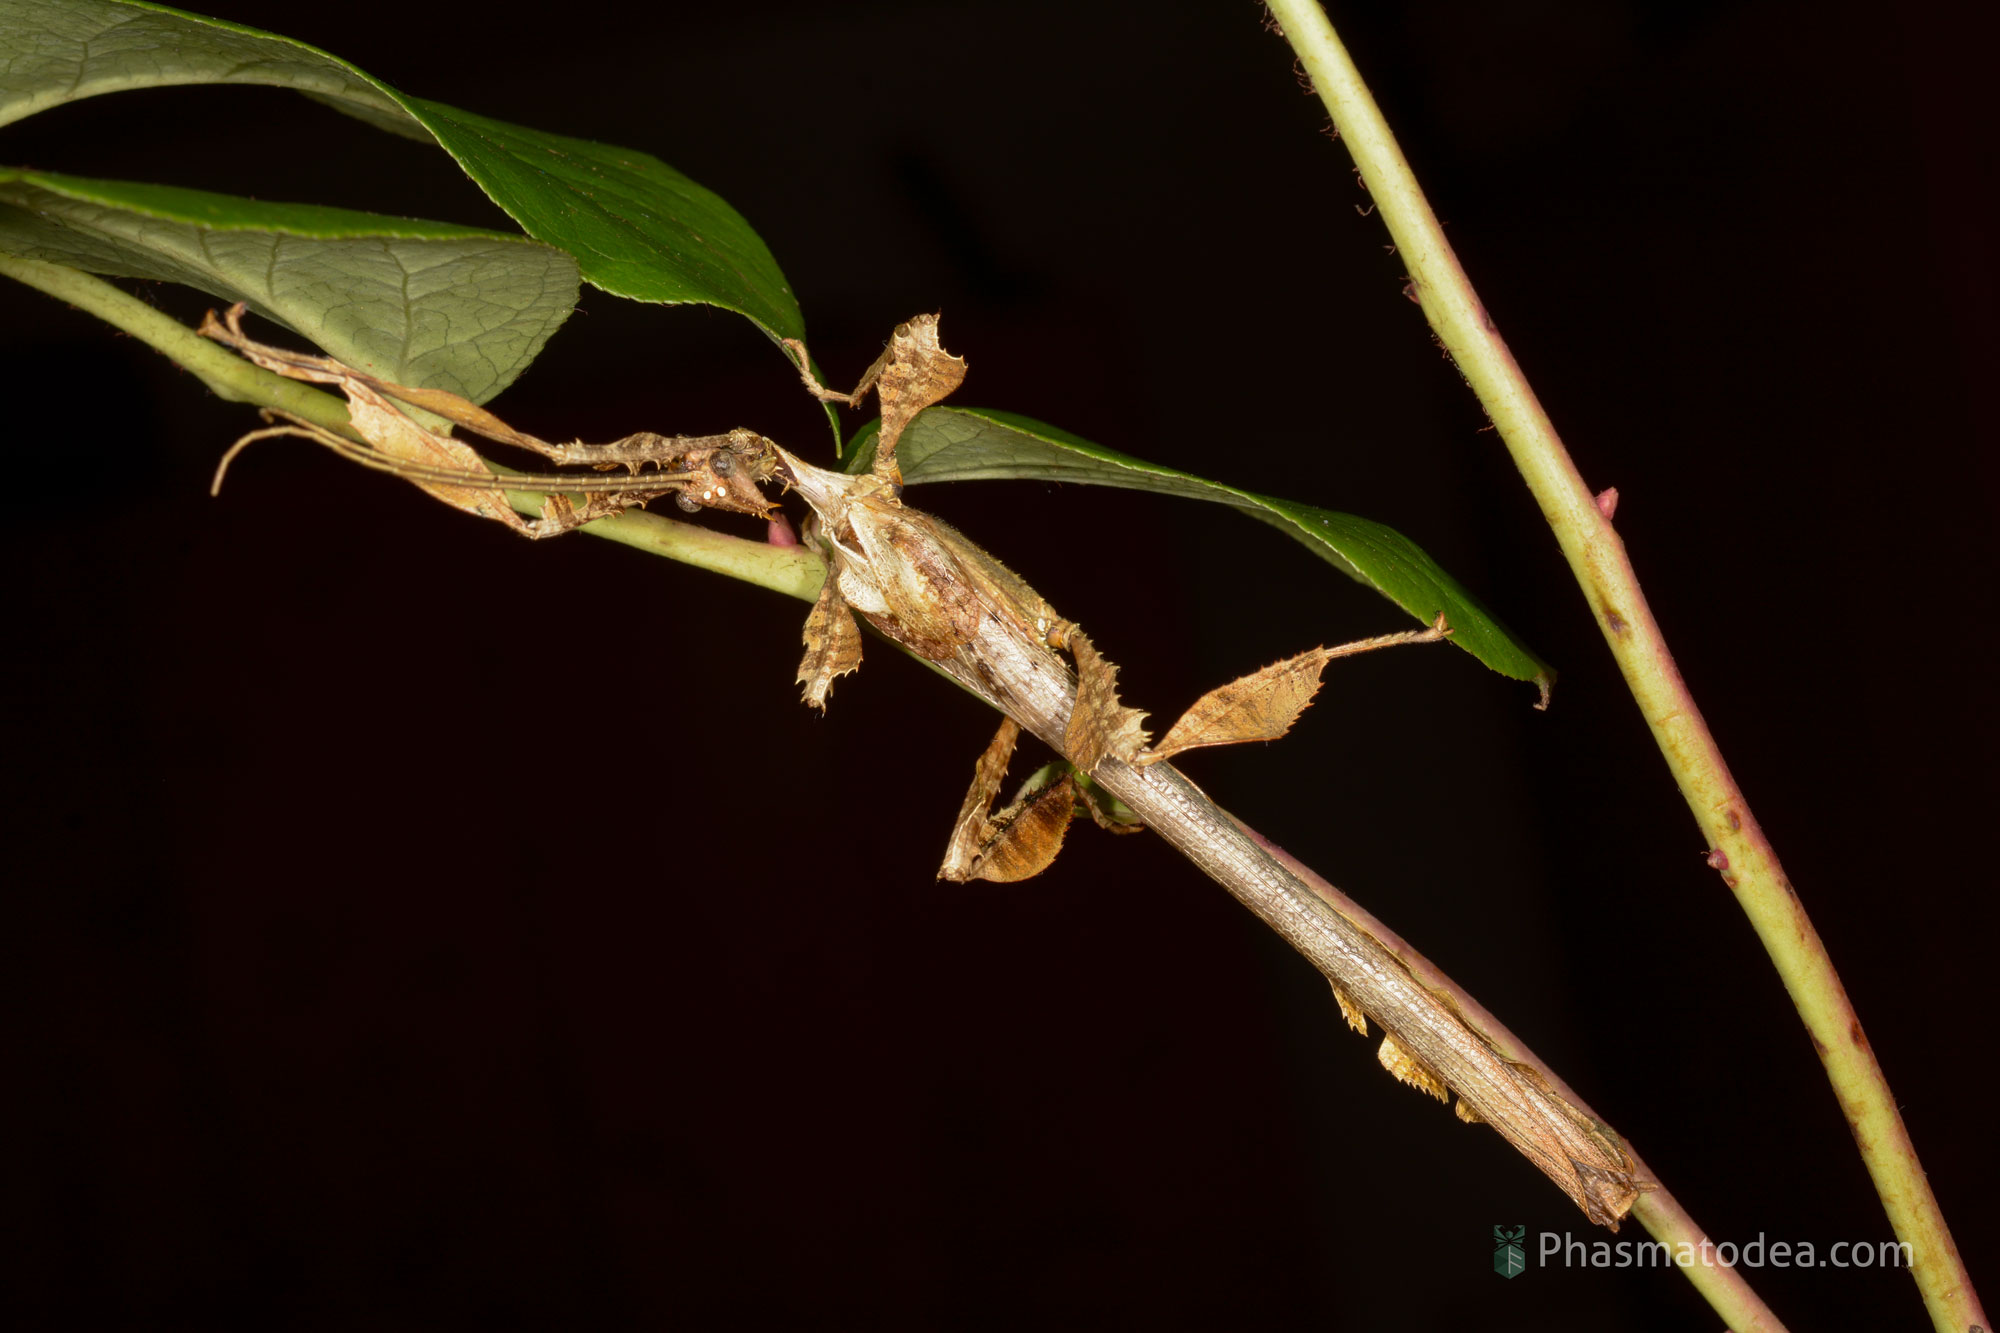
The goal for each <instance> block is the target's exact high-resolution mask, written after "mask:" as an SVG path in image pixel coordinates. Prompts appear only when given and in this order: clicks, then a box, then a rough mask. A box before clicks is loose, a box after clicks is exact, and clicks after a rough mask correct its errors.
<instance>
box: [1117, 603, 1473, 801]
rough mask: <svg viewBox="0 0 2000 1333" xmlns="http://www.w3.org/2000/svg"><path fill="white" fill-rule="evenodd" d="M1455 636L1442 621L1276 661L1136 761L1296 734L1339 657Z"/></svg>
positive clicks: (1226, 688)
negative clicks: (1328, 667) (1324, 675)
mask: <svg viewBox="0 0 2000 1333" xmlns="http://www.w3.org/2000/svg"><path fill="white" fill-rule="evenodd" d="M1450 632H1451V631H1450V630H1449V629H1448V628H1446V626H1445V622H1444V617H1443V616H1439V617H1438V618H1437V623H1436V624H1434V625H1432V626H1431V627H1430V628H1429V629H1425V630H1407V631H1405V632H1403V633H1400V634H1382V635H1378V636H1376V637H1375V638H1372V639H1361V640H1359V641H1357V642H1354V643H1343V644H1340V645H1338V646H1337V647H1333V648H1314V649H1312V650H1311V651H1310V652H1304V653H1300V654H1299V655H1298V656H1297V657H1288V658H1286V659H1285V660H1284V661H1282V662H1273V663H1272V664H1271V665H1270V666H1267V667H1265V668H1264V669H1263V670H1261V671H1253V672H1251V673H1250V674H1249V675H1247V676H1240V677H1238V678H1237V679H1235V680H1232V681H1230V682H1229V683H1228V684H1227V685H1218V686H1217V687H1216V688H1214V689H1212V690H1210V691H1209V692H1208V693H1207V694H1204V695H1202V696H1201V698H1199V699H1197V700H1195V702H1194V706H1193V707H1192V708H1190V709H1188V710H1187V712H1185V713H1183V714H1182V715H1181V718H1180V721H1178V722H1176V723H1174V725H1173V726H1172V727H1170V728H1168V730H1167V734H1166V736H1164V737H1163V738H1162V739H1161V741H1160V743H1159V744H1158V745H1156V746H1154V747H1153V748H1152V749H1151V750H1149V751H1147V752H1146V753H1145V754H1143V755H1140V756H1139V758H1138V760H1137V761H1136V762H1137V763H1139V764H1142V765H1144V764H1157V763H1158V762H1160V760H1162V759H1165V758H1168V757H1169V756H1171V755H1176V754H1179V753H1180V752H1181V751H1183V750H1193V749H1198V748H1200V747H1201V746H1204V745H1237V744H1240V743H1242V742H1244V741H1274V740H1277V739H1278V738H1279V737H1280V736H1283V735H1284V734H1285V733H1286V732H1288V731H1290V730H1291V729H1292V724H1293V723H1294V722H1297V721H1298V720H1299V714H1301V713H1303V712H1305V711H1306V706H1307V705H1308V704H1310V703H1311V702H1312V701H1313V696H1314V695H1316V694H1318V693H1319V686H1320V675H1321V673H1322V672H1324V671H1325V670H1326V664H1327V663H1328V662H1330V661H1332V660H1333V659H1334V658H1336V657H1351V656H1353V655H1354V654H1356V653H1366V652H1373V651H1374V650H1375V649H1377V648H1391V647H1394V646H1396V645H1397V644H1404V643H1436V642H1438V641H1439V640H1441V639H1443V638H1444V637H1445V636H1446V635H1448V634H1449V633H1450Z"/></svg>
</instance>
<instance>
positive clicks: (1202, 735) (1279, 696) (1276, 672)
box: [1138, 648, 1331, 764]
mask: <svg viewBox="0 0 2000 1333" xmlns="http://www.w3.org/2000/svg"><path fill="white" fill-rule="evenodd" d="M1329 656H1331V654H1329V653H1328V651H1327V650H1326V649H1324V648H1315V649H1313V650H1312V651H1311V652H1305V653H1300V654H1299V655H1298V656H1297V657H1288V658H1286V659H1285V660H1284V661H1282V662H1273V663H1272V664H1271V665H1270V666H1267V667H1265V668H1264V669H1263V670H1261V671H1253V672H1251V673H1250V674H1249V675H1247V676H1240V677H1238V678H1237V679H1235V680H1232V681H1230V682H1229V683H1228V684H1227V685H1218V686H1216V687H1215V688H1214V689H1212V690H1210V691H1209V692H1208V693H1207V694H1204V695H1202V696H1201V698H1199V699H1197V700H1195V701H1194V706H1193V707H1192V708H1190V709H1188V710H1187V712H1185V713H1183V714H1181V718H1180V721H1178V722H1176V723H1174V725H1173V726H1172V727H1170V728H1169V729H1168V730H1167V734H1166V735H1165V736H1164V737H1162V738H1161V740H1160V743H1159V744H1158V745H1156V746H1154V747H1153V748H1152V749H1150V750H1148V751H1147V752H1146V753H1145V754H1143V755H1141V756H1140V757H1139V760H1138V762H1139V763H1141V764H1157V763H1158V762H1159V761H1160V760H1162V759H1166V758H1168V757H1170V756H1172V755H1177V754H1179V753H1180V752H1181V751H1183V750H1193V749H1198V748H1200V747H1201V746H1204V745H1236V744H1239V743H1240V742H1243V741H1274V740H1276V739H1278V737H1280V736H1282V735H1284V734H1285V733H1286V732H1288V731H1290V730H1291V729H1292V724H1293V723H1294V722H1296V721H1298V720H1299V714H1301V713H1303V712H1305V711H1306V705H1308V704H1310V703H1311V702H1312V701H1313V696H1314V695H1315V694H1318V693H1319V685H1320V673H1321V672H1322V671H1324V670H1325V669H1326V663H1327V659H1328V657H1329Z"/></svg>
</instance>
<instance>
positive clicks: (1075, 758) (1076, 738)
mask: <svg viewBox="0 0 2000 1333" xmlns="http://www.w3.org/2000/svg"><path fill="white" fill-rule="evenodd" d="M1067 646H1068V648H1069V651H1070V656H1071V657H1072V658H1073V659H1075V661H1076V704H1075V706H1074V707H1072V708H1071V709H1070V713H1069V726H1068V728H1067V729H1066V731H1065V732H1064V735H1063V748H1064V749H1065V750H1067V751H1068V752H1069V761H1070V762H1071V763H1072V764H1075V765H1076V766H1077V768H1078V770H1079V771H1081V772H1084V773H1089V772H1091V771H1092V770H1093V769H1095V768H1096V767H1097V765H1098V762H1099V761H1100V760H1102V759H1103V758H1104V757H1105V756H1106V755H1115V756H1117V757H1118V758H1120V759H1124V760H1127V761H1130V760H1131V759H1132V758H1134V757H1135V756H1137V755H1138V753H1139V752H1140V751H1141V750H1143V749H1144V748H1145V746H1146V731H1145V728H1144V727H1142V726H1140V725H1139V724H1140V723H1141V722H1142V721H1144V720H1145V717H1146V715H1145V714H1144V713H1142V712H1140V711H1139V710H1138V709H1136V708H1127V707H1126V706H1125V705H1123V704H1121V703H1119V702H1118V668H1117V667H1115V666H1113V665H1112V664H1111V663H1110V662H1107V661H1105V660H1104V658H1103V657H1102V656H1100V655H1099V654H1098V651H1097V649H1096V647H1095V646H1094V645H1092V643H1091V642H1090V640H1089V638H1088V637H1086V636H1085V635H1084V633H1083V631H1082V630H1080V629H1077V628H1076V627H1075V626H1073V625H1072V626H1071V627H1070V628H1069V631H1068V641H1067Z"/></svg>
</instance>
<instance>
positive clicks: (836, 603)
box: [798, 571, 1011, 770]
mask: <svg viewBox="0 0 2000 1333" xmlns="http://www.w3.org/2000/svg"><path fill="white" fill-rule="evenodd" d="M803 637H804V639H805V645H806V653H805V656H804V657H802V658H801V659H799V676H798V680H799V683H800V684H801V685H804V686H805V687H806V688H805V701H806V702H807V703H809V704H811V705H812V706H813V707H814V708H817V709H819V711H820V712H822V713H824V712H825V711H826V695H827V691H829V690H831V689H832V688H833V679H834V677H835V676H844V675H846V674H847V673H848V672H850V671H852V670H854V669H855V668H856V667H858V666H860V665H861V627H860V626H859V625H857V624H855V623H854V613H853V612H852V611H850V610H848V609H847V599H846V598H844V597H842V596H841V595H840V580H839V579H838V578H836V577H835V576H834V575H833V573H832V572H831V571H828V573H827V578H826V582H825V583H824V584H822V585H821V586H820V590H819V600H817V601H815V602H814V603H813V609H812V610H811V611H810V612H809V613H807V615H806V627H805V633H804V635H803ZM1010 725H1011V724H1010ZM1001 767H1002V769H1003V770H1004V769H1005V767H1006V765H1005V764H1004V763H1003V764H1002V765H1001Z"/></svg>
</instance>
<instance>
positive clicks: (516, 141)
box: [0, 0, 805, 396]
mask: <svg viewBox="0 0 2000 1333" xmlns="http://www.w3.org/2000/svg"><path fill="white" fill-rule="evenodd" d="M190 83H250V84H265V85H270V86H274V87H281V88H291V89H294V90H296V91H298V92H302V93H305V94H307V95H308V96H311V97H313V98H314V99H316V100H318V101H321V102H324V103H326V104H327V105H329V106H332V107H334V108H336V109H338V110H340V111H343V112H346V113H347V114H349V115H352V116H355V117H357V118H359V119H361V120H363V121H366V122H367V123H369V124H371V125H374V126H376V127H377V128H380V129H386V130H390V131H392V132H394V133H398V134H402V135H404V136H406V137H409V138H413V139H418V140H422V141H429V142H433V143H435V144H436V145H437V146H438V147H440V148H442V149H444V150H445V152H447V153H449V154H450V155H451V156H452V157H453V159H455V160H456V161H457V162H458V164H459V166H460V167H462V168H463V169H464V170H465V172H466V174H467V175H468V176H470V177H471V178H472V179H473V181H474V182H475V183H476V184H477V185H478V186H479V187H480V189H482V190H484V191H485V192H486V195H487V197H488V198H490V199H491V200H492V201H493V202H494V203H495V204H497V205H498V206H499V207H500V208H501V209H502V210H503V211H504V212H505V213H506V214H507V215H508V216H509V217H511V218H512V219H514V221H515V222H516V223H518V224H520V226H521V228H522V229H523V230H524V231H526V232H527V233H528V235H529V236H531V237H533V238H535V239H536V240H538V241H542V242H544V243H546V244H548V245H552V246H555V247H557V248H559V249H561V250H564V251H567V252H568V253H569V254H570V255H572V256H574V258H575V262H576V264H577V266H578V268H579V269H580V271H581V274H582V277H583V279H584V280H585V281H588V282H589V283H591V284H592V285H593V286H596V287H598V288H601V289H602V290H604V291H606V292H609V293H611V294H612V295H615V296H623V297H628V298H630V299H632V300H639V301H659V302H700V303H703V304H707V305H715V306H720V307H722V308H724V309H727V310H733V311H735V312H737V313H738V314H741V315H743V316H745V317H746V318H748V319H750V320H752V321H754V322H755V323H757V324H758V325H759V326H761V327H762V328H763V329H764V330H765V331H766V332H767V333H769V334H771V335H772V336H773V337H793V338H803V337H804V336H805V323H804V319H803V317H802V316H801V314H800V312H799V308H798V302H797V301H796V300H795V299H794V298H793V296H792V292H791V288H790V286H789V285H788V284H787V283H786V282H785V277H784V274H783V272H782V271H781V270H780V269H779V268H778V264H777V261H776V260H775V259H773V258H772V256H771V253H770V251H769V250H768V249H767V248H766V247H765V245H764V243H763V241H762V239H760V238H759V237H758V236H757V234H756V232H754V231H753V230H751V228H750V225H749V224H748V223H747V222H745V221H744V220H743V218H742V216H741V215H740V214H738V213H737V212H736V210H735V209H733V208H731V207H730V206H729V205H728V204H727V203H726V202H724V201H723V200H722V198H721V197H720V196H718V195H716V194H714V193H713V192H712V191H709V190H707V189H704V188H703V187H702V186H700V185H697V184H696V183H695V182H693V181H691V180H689V179H688V178H687V177H686V176H684V175H682V174H681V173H680V172H678V171H675V170H674V169H673V168H672V167H670V166H668V165H667V164H666V163H664V162H661V161H660V160H659V159H657V158H655V157H652V156H650V155H648V154H645V153H641V152H636V151H634V150H631V149H626V148H617V147H612V146H609V145H606V144H599V143H593V142H590V141H587V140H583V139H573V138H569V137H566V136H563V135H556V134H545V133H542V132H540V131H536V130H530V129H526V128H524V127H522V126H518V125H510V124H508V123H506V122H504V121H499V120H493V119H490V118H488V117H485V116H479V115H475V114H473V113H471V112H467V111H461V110H458V109H457V108H454V107H448V106H444V105H441V104H439V103H436V102H429V101H425V100H424V99H422V98H416V97H411V96H408V95H406V94H404V93H401V92H398V91H397V90H396V89H394V88H391V87H389V86H388V85H387V84H384V83H382V82H381V81H379V80H377V79H375V78H373V77H371V76H370V75H368V74H366V73H364V72H363V71H361V70H359V69H357V68H356V67H354V66H353V65H350V64H348V63H347V62H346V61H344V60H341V59H339V58H337V57H335V56H331V55H328V54H327V53H326V52H324V51H320V50H317V49H315V48H313V47H311V46H307V45H306V44H305V43H303V42H297V41H293V40H292V39H290V38H287V37H281V36H278V35H276V34H273V33H268V32H262V31H259V30H258V29H255V28H247V27H243V26H241V25H238V24H234V23H226V22H222V21H221V20H217V19H210V18H204V17H201V16H200V15H195V14H186V13H182V12H181V11H178V10H174V9H169V8H167V7H165V6H163V5H151V4H143V3H138V2H137V0H0V125H6V124H8V123H10V122H12V121H15V120H19V119H21V118H22V117H24V116H29V115H33V114H34V113H36V112H38V111H45V110H48V109H50V108H51V107H55V106H60V105H62V104H64V103H67V102H73V101H77V100H79V99H81V98H85V97H94V96H98V95H100V94H103V93H111V92H123V91H129V90H133V89H140V88H153V87H164V86H168V85H172V84H190ZM326 350H328V351H329V352H334V351H335V349H333V348H331V347H328V348H327V349H326ZM335 354H336V355H340V353H337V352H336V353H335ZM403 382H405V383H407V382H409V380H408V379H407V378H405V379H404V380H403ZM468 396H470V395H468Z"/></svg>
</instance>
